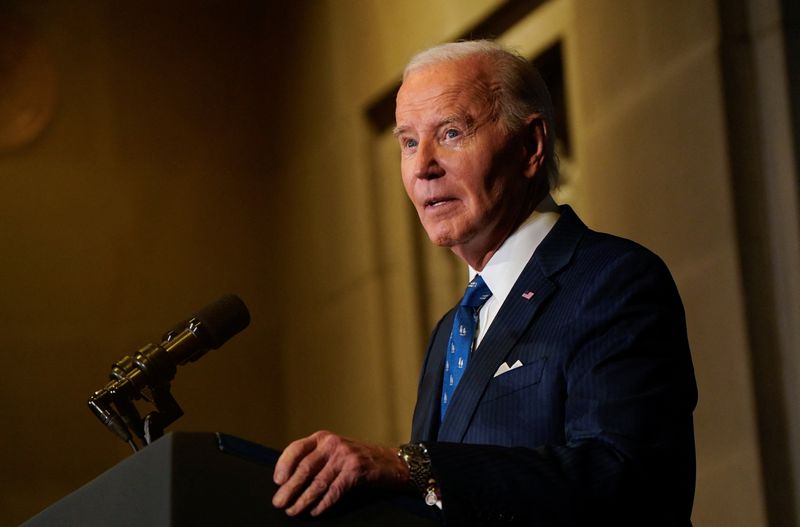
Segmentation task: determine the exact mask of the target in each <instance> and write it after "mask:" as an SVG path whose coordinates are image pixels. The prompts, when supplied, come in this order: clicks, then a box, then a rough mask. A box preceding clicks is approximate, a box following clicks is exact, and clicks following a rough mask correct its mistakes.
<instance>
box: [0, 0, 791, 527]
mask: <svg viewBox="0 0 800 527" xmlns="http://www.w3.org/2000/svg"><path fill="white" fill-rule="evenodd" d="M8 4H9V5H8V6H7V7H6V8H5V10H4V11H0V20H7V21H8V20H12V21H14V22H13V23H14V25H15V27H24V28H26V29H25V31H26V34H28V35H30V36H31V38H33V39H34V40H36V41H38V42H39V43H40V45H41V48H42V49H44V50H45V51H46V57H47V59H46V62H47V63H49V64H50V65H51V67H52V72H53V77H54V78H55V79H56V81H55V86H56V87H57V88H56V93H57V100H56V103H55V112H54V114H53V117H52V119H51V120H50V122H49V125H48V126H47V128H46V129H45V130H44V132H43V133H42V134H41V135H39V136H38V137H36V138H35V139H34V140H32V141H31V142H28V143H27V144H24V145H21V146H15V147H13V148H6V150H0V248H2V250H0V287H1V288H2V290H3V294H2V295H0V320H2V329H3V333H2V334H3V337H2V340H0V343H2V347H1V348H0V371H4V372H6V378H5V380H4V382H3V383H0V419H2V422H3V423H5V425H6V433H5V434H3V436H2V437H3V439H2V440H0V466H3V467H4V470H3V474H2V475H0V523H3V524H16V523H19V522H20V521H22V520H24V519H25V518H27V517H30V516H31V515H33V514H34V513H35V512H37V511H38V510H40V509H42V508H43V507H45V506H46V505H47V504H49V503H52V502H53V501H55V500H57V499H59V498H60V497H62V496H63V495H65V494H66V493H68V492H70V491H71V490H73V489H75V488H77V487H78V486H80V485H81V484H83V483H85V482H86V481H88V480H90V479H91V478H93V477H94V476H96V475H97V474H99V473H100V472H102V471H103V470H105V469H107V468H110V467H111V466H113V465H114V464H115V463H116V462H118V461H119V460H121V459H123V458H124V457H126V456H127V455H129V449H128V447H127V446H126V445H124V444H122V443H120V442H119V441H118V440H116V439H115V438H114V437H113V436H112V435H111V434H110V433H108V432H106V431H104V430H103V429H102V426H101V425H100V424H99V423H98V422H96V420H95V418H94V417H93V416H92V415H91V414H90V412H89V411H88V409H87V408H86V406H85V400H86V398H87V397H88V395H89V394H90V393H91V392H92V391H94V390H95V389H97V388H99V387H100V386H101V385H102V384H103V383H104V381H105V378H106V376H107V373H108V369H109V365H110V364H111V363H112V362H113V361H114V360H117V359H118V358H120V357H121V356H122V355H125V354H129V353H132V352H134V351H135V350H136V349H137V348H138V347H140V346H141V345H143V344H145V343H147V342H154V341H156V340H158V338H159V337H160V335H161V334H162V332H163V331H165V330H167V329H168V328H170V327H171V326H172V325H173V324H174V323H175V322H177V321H179V320H181V319H183V318H185V317H186V316H187V315H188V314H190V313H191V312H193V311H194V310H196V309H198V308H200V307H202V306H203V305H205V304H206V303H208V302H209V301H211V300H214V299H215V298H216V297H218V296H220V295H221V294H223V293H226V292H236V293H238V294H240V295H241V297H242V298H243V300H244V301H245V302H246V303H247V305H248V306H249V308H250V310H251V313H252V320H253V321H252V323H251V326H250V327H249V328H248V329H247V330H245V331H244V332H243V333H242V334H241V335H239V336H237V337H235V338H234V339H233V340H232V341H231V342H230V343H228V344H227V345H226V346H225V347H224V349H222V350H218V351H215V352H212V353H210V354H209V355H208V356H207V357H205V358H204V359H203V360H202V361H200V362H198V363H194V364H192V365H189V366H186V367H183V368H182V369H181V371H180V372H179V374H178V377H177V379H176V381H175V382H174V383H173V394H174V395H175V397H176V398H177V399H178V401H179V403H181V405H182V406H183V408H184V410H185V412H186V415H185V416H184V417H183V418H182V419H181V420H180V421H179V422H177V423H176V424H175V425H173V426H172V427H171V429H173V430H221V431H225V432H228V433H233V434H236V435H240V436H243V437H246V438H248V439H252V440H255V441H259V442H262V443H266V444H270V445H275V446H280V445H283V444H285V443H286V442H288V441H290V440H291V439H293V438H295V437H297V436H298V435H301V434H306V433H309V432H312V431H314V430H316V429H319V428H329V429H333V430H336V431H339V432H341V433H344V434H348V435H353V436H358V437H362V438H365V439H370V440H373V441H379V442H386V443H398V442H401V441H403V440H404V439H405V437H406V436H407V434H408V431H409V428H410V413H411V410H412V408H413V403H414V397H415V390H416V375H417V369H418V367H419V362H420V360H421V354H422V351H423V345H424V342H425V340H426V338H427V330H428V328H429V327H430V324H431V318H432V317H436V316H438V315H439V314H441V312H442V309H444V308H445V306H448V305H449V304H451V303H452V302H454V301H455V300H456V298H457V297H458V295H459V290H460V289H461V287H462V286H461V285H460V284H461V283H462V281H463V278H464V276H465V274H464V271H463V269H462V268H461V266H460V265H459V264H457V263H454V260H453V259H452V257H451V256H450V255H449V253H448V252H447V251H444V250H438V249H431V248H430V247H428V246H427V245H426V244H424V243H421V242H420V240H421V239H422V235H421V233H420V230H419V228H418V227H417V225H416V223H415V221H416V220H415V218H414V213H413V210H412V209H411V207H410V205H408V204H406V203H405V201H404V198H403V196H402V188H401V185H400V181H399V172H398V169H397V152H396V147H395V146H394V144H393V140H392V139H391V138H390V137H388V136H387V134H386V133H385V131H384V130H380V129H376V127H375V122H374V119H371V118H370V117H369V115H370V113H369V112H370V111H372V110H374V109H375V107H376V101H380V100H382V99H385V98H386V97H387V96H391V93H392V90H393V88H394V87H395V86H396V85H397V82H398V80H399V75H400V72H401V71H402V67H403V65H404V63H405V61H406V60H407V59H408V57H409V56H410V55H411V54H412V53H414V52H415V51H417V50H419V49H421V48H424V47H426V46H430V45H433V44H436V43H439V42H442V41H445V40H450V39H453V38H456V37H458V36H460V35H463V34H465V33H469V32H470V31H472V30H474V29H475V28H478V27H480V24H482V23H483V22H485V21H486V20H487V19H491V18H492V17H494V16H495V15H496V14H497V12H498V11H499V10H500V11H502V10H506V11H504V12H506V13H509V12H511V11H508V9H509V6H511V8H513V9H515V11H513V13H514V14H513V17H514V19H513V20H512V22H513V23H511V24H510V25H509V27H508V30H507V31H503V32H502V36H501V38H502V39H503V40H504V41H505V42H507V43H508V44H510V45H513V46H515V47H518V48H519V49H520V50H521V51H523V52H524V53H526V54H528V55H531V56H534V55H535V54H536V52H537V51H539V50H541V49H543V48H544V47H546V46H547V45H549V44H552V43H553V42H555V41H559V42H561V43H562V46H563V57H564V66H565V82H566V86H567V97H568V108H569V115H568V119H569V124H570V129H571V130H572V137H571V142H572V145H573V147H572V148H571V153H570V155H569V156H565V167H567V174H568V181H567V183H566V184H565V186H564V188H563V189H562V191H561V194H560V198H559V199H561V200H568V201H569V202H571V203H572V204H573V205H574V206H575V207H576V209H577V210H578V212H579V214H580V215H581V216H582V217H583V219H584V220H585V221H586V222H587V223H588V224H589V225H590V226H592V227H594V228H596V229H599V230H605V231H610V232H614V233H617V234H621V235H624V236H628V237H631V238H633V239H636V240H637V241H640V242H642V243H643V244H645V245H647V246H649V247H650V248H652V249H653V250H654V251H655V252H657V253H658V254H660V255H661V256H662V257H663V258H664V259H665V260H666V262H667V264H668V265H669V266H670V268H671V270H672V272H673V274H674V276H675V279H676V281H677V283H678V287H679V289H680V291H681V293H682V296H683V299H684V303H685V305H686V311H687V315H688V325H689V333H690V341H691V344H692V348H693V352H694V359H695V367H696V370H697V376H698V382H699V385H700V386H699V388H700V405H699V407H698V410H697V414H696V428H697V444H698V489H697V499H696V504H695V514H694V516H695V518H694V519H695V523H696V524H697V525H709V526H713V525H720V526H723V525H724V526H737V525H741V526H748V527H750V526H758V525H767V524H768V520H769V524H770V525H795V526H796V525H798V524H800V522H798V520H797V519H795V516H796V514H797V511H796V510H795V509H794V507H795V503H794V501H793V500H792V499H791V498H785V496H781V495H780V493H781V492H787V488H786V486H782V487H781V488H780V489H773V490H770V491H769V492H767V491H765V488H766V489H768V485H767V486H765V482H768V481H770V478H771V477H772V473H770V472H764V471H765V470H766V469H767V468H769V467H770V466H774V464H775V461H776V460H778V461H780V460H784V464H789V463H791V461H792V458H791V455H792V452H793V451H792V450H791V449H790V448H787V447H785V443H784V446H783V447H781V448H778V449H777V450H775V449H773V454H772V456H773V458H772V463H773V465H770V463H769V462H767V463H766V464H765V463H764V459H765V454H764V449H763V448H762V445H763V444H764V436H763V430H764V429H765V426H769V425H770V423H772V424H773V425H774V423H775V422H777V421H775V420H774V419H773V418H772V417H771V416H770V415H769V414H768V413H767V412H766V411H765V410H764V409H763V408H764V407H763V406H761V405H760V404H759V401H760V400H762V399H763V398H761V397H760V396H758V393H757V391H756V390H755V389H754V375H756V381H757V383H761V382H763V379H761V378H759V377H758V370H757V371H756V372H754V371H753V368H752V362H753V359H752V353H751V350H753V349H756V346H755V345H754V343H753V339H752V338H751V334H752V332H753V329H752V324H751V323H750V322H751V320H752V309H751V308H750V306H751V305H752V304H751V297H750V296H748V293H747V290H748V288H747V287H746V285H747V284H748V283H750V282H749V281H748V280H749V277H750V276H751V275H752V274H753V273H758V272H759V271H760V269H759V268H756V269H752V268H750V267H748V266H747V265H745V264H743V263H742V262H743V259H742V254H743V253H748V251H749V250H750V249H751V246H750V245H749V244H747V243H744V242H743V240H742V236H741V226H740V224H741V221H737V220H740V219H739V218H738V217H737V216H738V215H739V214H740V212H739V211H740V208H741V207H740V205H741V199H740V197H739V196H740V195H741V190H737V189H739V188H740V187H737V185H735V182H736V181H737V176H736V173H737V172H736V166H737V163H736V157H735V155H734V153H733V149H732V143H731V136H732V135H733V134H732V130H733V129H734V127H735V126H737V123H736V122H735V121H734V122H731V120H730V115H731V113H732V111H731V109H730V108H729V101H730V93H729V89H728V88H729V86H730V85H731V83H732V82H733V81H731V80H730V79H729V77H728V75H727V72H728V71H729V70H728V69H727V66H726V62H725V61H723V60H721V55H722V51H723V50H724V49H725V45H726V44H725V42H726V40H725V35H726V28H727V27H729V26H727V25H725V23H722V26H721V22H720V10H721V9H724V8H725V7H726V6H725V5H723V6H722V7H720V6H718V5H717V4H716V3H715V2H713V1H711V0H708V1H705V0H704V1H695V0H692V1H689V0H687V1H682V2H671V3H670V5H669V7H668V8H667V7H664V3H663V2H659V1H657V0H653V1H649V0H618V1H617V0H615V1H614V2H611V1H610V0H609V1H605V2H603V1H596V2H588V1H587V2H583V1H578V0H551V1H549V2H543V3H541V4H542V5H541V6H539V5H538V4H540V2H519V1H516V2H515V1H509V2H501V1H499V0H497V1H484V0H481V1H479V0H470V1H463V0H461V1H441V2H433V3H431V2H428V1H423V0H406V1H404V2H379V1H375V0H348V1H344V2H343V1H334V0H328V1H323V0H319V1H307V2H296V3H295V4H294V5H292V7H287V6H284V5H280V6H278V5H277V4H278V3H277V2H276V3H275V5H272V4H271V3H269V2H267V3H265V2H255V1H253V2H238V3H236V5H235V6H231V5H228V4H229V3H226V2H214V1H206V2H199V3H198V2H170V3H169V5H168V6H164V5H162V3H159V2H149V3H148V2H145V3H144V4H142V3H139V4H137V6H136V7H131V6H113V7H112V6H110V5H108V3H106V2H101V1H99V0H81V1H78V2H70V3H69V4H67V3H65V2H58V1H57V0H50V1H46V2H38V3H36V5H32V4H31V3H25V2H10V3H8ZM280 4H284V3H282V2H281V3H280ZM734 4H736V5H738V6H740V7H741V6H745V7H747V6H748V5H749V3H748V2H746V1H741V2H734ZM537 6H538V7H537ZM534 8H535V9H534ZM513 9H512V10H513ZM773 12H774V11H773ZM778 12H779V11H778ZM745 19H746V20H749V18H747V17H745ZM773 22H774V20H773ZM746 25H747V24H745V26H746ZM766 27H767V30H769V31H775V32H778V33H780V31H781V26H780V20H778V22H777V25H776V23H771V24H768V25H767V26H766ZM742 34H744V35H748V34H750V33H749V32H748V30H747V29H746V28H745V30H743V32H742ZM761 34H763V32H762V33H761ZM0 44H2V40H0ZM21 47H22V46H20V45H18V44H17V45H15V46H13V49H21ZM6 60H8V59H6ZM779 64H780V63H779ZM0 65H2V63H0ZM9 71H12V70H11V69H10V68H6V69H3V68H0V119H2V117H3V116H4V115H8V114H7V113H6V114H4V113H3V109H4V107H3V106H2V101H3V97H4V94H6V98H8V96H7V94H8V93H11V92H12V91H13V90H14V89H15V88H14V86H15V85H14V84H13V82H12V81H11V80H10V79H12V77H11V76H10V75H9V74H6V75H5V77H4V76H3V74H4V72H6V73H7V72H9ZM776 71H777V73H773V74H770V75H773V77H768V78H772V79H773V81H774V82H775V83H780V82H782V80H781V78H780V74H781V71H782V70H780V68H778V69H777V70H776ZM783 75H785V71H784V72H783ZM37 82H45V81H37ZM789 130H791V124H790V125H789ZM780 159H789V160H790V163H789V164H788V165H782V166H783V168H780V169H778V170H775V171H769V172H764V171H758V172H756V174H757V176H756V177H759V178H762V179H764V180H766V179H770V180H771V181H772V180H774V181H782V182H783V183H782V184H783V185H784V187H781V188H785V189H788V193H789V194H790V195H791V193H792V192H794V196H795V200H796V195H797V192H796V182H797V175H796V168H795V167H794V165H793V164H792V162H793V161H792V160H793V151H792V150H791V149H788V151H787V152H784V153H783V157H781V158H780ZM748 174H752V173H748ZM787 181H788V183H786V182H787ZM793 203H794V204H792V202H790V203H789V204H788V205H785V206H784V208H782V209H781V210H785V211H788V212H787V213H786V214H787V216H786V217H787V218H789V221H791V219H792V218H794V221H795V225H796V223H797V220H796V201H795V202H793ZM758 210H760V209H758V208H757V209H756V211H758ZM753 214H755V213H753ZM792 214H794V216H792ZM769 232H772V231H769ZM794 233H795V234H792V232H791V231H789V232H788V234H787V233H786V232H783V231H781V232H779V233H778V234H777V236H778V239H779V240H783V246H786V245H787V243H786V242H787V239H788V246H789V247H792V246H794V247H795V249H794V251H793V250H792V249H791V248H790V249H788V250H787V251H786V253H787V254H788V255H789V256H784V257H782V259H783V260H786V261H789V262H791V261H793V260H791V258H796V252H797V250H796V247H797V244H796V241H797V240H796V237H795V238H794V239H792V238H791V236H796V231H794ZM781 236H782V237H783V238H781ZM787 258H788V260H787ZM756 267H757V266H756ZM792 272H794V273H796V272H797V271H796V269H795V270H794V271H792V268H791V267H790V268H789V271H786V272H781V274H780V276H784V275H786V276H789V278H791V276H793V275H791V273H792ZM788 283H789V286H788V287H786V288H785V295H784V301H785V302H789V303H791V302H793V301H795V300H797V298H798V297H797V291H796V289H792V287H795V286H796V282H792V281H791V280H789V281H788ZM792 284H794V285H792ZM799 304H800V303H799ZM777 305H778V304H776V303H775V302H771V303H770V302H767V305H766V307H765V309H767V310H768V312H769V311H770V310H773V311H774V310H775V309H776V306H777ZM301 315H302V316H301ZM790 316H791V313H790ZM789 321H790V322H791V319H790V320H789ZM782 342H783V343H782V344H781V346H782V348H781V349H788V346H789V344H787V343H790V342H791V339H790V338H789V339H788V340H787V339H784V341H782ZM795 349H796V348H795ZM787 353H788V355H784V360H783V362H781V364H787V362H786V361H785V357H786V356H788V357H789V358H791V357H793V356H794V355H793V353H796V351H794V350H792V351H790V352H787ZM776 360H777V359H775V360H773V361H772V362H771V363H770V364H772V365H773V366H775V365H776V364H777V363H776V362H775V361H776ZM793 367H794V366H793V363H791V362H788V370H787V372H786V375H787V379H789V380H790V379H792V378H793V377H792V375H791V373H792V371H794V370H792V368H793ZM755 385H758V384H755ZM781 401H783V402H784V403H785V406H786V407H787V408H788V412H786V413H785V415H783V417H782V418H781V420H780V422H781V423H787V422H788V423H793V421H792V415H795V414H797V412H798V411H800V410H798V408H797V406H798V403H797V402H796V401H794V400H793V401H789V400H788V399H781ZM792 412H794V414H793V413H792ZM787 416H788V417H787ZM765 423H766V424H765ZM779 446H780V445H779ZM765 467H766V468H765ZM781 477H782V478H783V480H785V481H789V482H790V483H791V482H792V481H794V480H793V479H792V478H793V474H792V472H791V470H789V471H787V473H786V474H783V476H781ZM787 478H788V479H787ZM788 490H789V491H790V490H791V487H789V488H788ZM265 499H268V498H267V497H265ZM768 507H769V508H768Z"/></svg>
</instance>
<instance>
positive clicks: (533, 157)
mask: <svg viewBox="0 0 800 527" xmlns="http://www.w3.org/2000/svg"><path fill="white" fill-rule="evenodd" d="M549 133H550V130H548V129H547V123H546V122H545V120H544V116H542V114H540V113H534V114H532V115H530V116H529V117H528V118H527V119H526V120H525V125H524V127H523V131H522V134H523V135H522V140H523V143H524V152H525V163H526V165H525V177H526V178H532V177H534V176H535V175H536V174H538V173H539V172H540V171H541V170H543V168H544V162H545V145H546V144H547V138H548V134H549Z"/></svg>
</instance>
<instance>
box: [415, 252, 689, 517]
mask: <svg viewBox="0 0 800 527" xmlns="http://www.w3.org/2000/svg"><path fill="white" fill-rule="evenodd" d="M581 287H582V288H583V289H584V290H582V291H581V292H580V295H578V296H579V297H580V298H581V300H580V302H579V309H578V310H577V311H576V313H577V315H576V316H575V317H574V320H572V321H570V323H569V325H568V326H567V330H568V331H570V332H572V335H578V336H579V338H578V339H573V340H572V342H577V345H575V346H574V349H570V350H563V353H564V357H565V359H564V361H563V367H562V368H563V371H562V374H563V376H564V381H565V383H564V385H565V387H566V388H565V393H564V394H563V396H564V398H565V409H566V415H565V420H564V423H565V431H564V432H565V434H564V435H565V438H566V441H565V443H564V444H552V445H542V446H540V447H537V448H524V447H501V446H491V445H471V444H452V443H425V446H426V447H427V448H428V451H429V452H430V455H431V460H432V467H433V472H434V476H435V477H436V479H437V481H438V482H439V485H440V489H441V492H442V498H443V504H444V511H443V512H444V516H445V522H446V524H447V525H494V524H509V523H510V524H525V525H536V526H551V525H552V526H556V525H559V526H561V525H590V524H595V525H597V524H600V525H616V526H623V525H648V526H660V525H664V526H667V525H669V526H687V525H691V524H690V522H689V517H690V515H691V507H692V500H693V496H694V480H695V460H694V434H693V430H692V411H693V409H694V406H695V404H696V400H697V392H696V385H695V380H694V372H693V369H692V364H691V358H690V354H689V348H688V343H687V338H686V324H685V319H684V314H683V307H682V305H681V302H680V298H679V296H678V293H677V290H676V288H675V285H674V282H673V280H672V278H671V276H670V275H669V271H668V270H667V269H666V267H665V266H664V264H663V263H662V262H661V261H660V260H659V259H658V258H657V257H656V256H654V255H652V254H651V253H649V252H647V251H645V250H641V249H640V250H638V251H628V252H626V253H624V254H622V255H621V256H620V257H618V258H617V259H616V260H614V261H613V262H612V263H610V264H609V265H606V266H604V268H603V270H602V271H600V272H598V273H596V274H594V275H593V276H592V278H591V279H589V280H587V281H586V283H585V285H582V286H581ZM533 323H534V324H535V323H536V322H535V321H534V322H533Z"/></svg>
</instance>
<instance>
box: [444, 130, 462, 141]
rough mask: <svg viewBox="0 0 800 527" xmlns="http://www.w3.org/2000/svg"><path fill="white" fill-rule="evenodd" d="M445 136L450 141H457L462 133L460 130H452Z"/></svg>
mask: <svg viewBox="0 0 800 527" xmlns="http://www.w3.org/2000/svg"><path fill="white" fill-rule="evenodd" d="M444 135H445V137H447V138H448V139H455V138H456V137H458V136H459V135H461V132H459V131H458V130H456V129H455V128H450V129H449V130H447V131H446V132H445V133H444Z"/></svg>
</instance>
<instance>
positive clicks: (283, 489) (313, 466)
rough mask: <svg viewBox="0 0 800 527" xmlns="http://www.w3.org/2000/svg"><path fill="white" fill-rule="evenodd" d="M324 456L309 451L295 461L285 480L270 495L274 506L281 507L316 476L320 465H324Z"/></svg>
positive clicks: (320, 467)
mask: <svg viewBox="0 0 800 527" xmlns="http://www.w3.org/2000/svg"><path fill="white" fill-rule="evenodd" d="M325 462H326V458H325V457H324V456H322V455H321V454H320V453H319V452H313V451H312V452H311V453H310V454H308V455H306V456H305V457H303V458H302V459H301V460H300V461H299V462H297V463H296V467H295V468H294V472H292V475H291V476H290V477H289V479H288V480H286V481H285V482H284V483H283V484H282V485H281V486H280V488H279V489H278V491H277V492H276V493H275V495H274V496H273V497H272V504H273V505H274V506H275V507H278V508H283V507H286V506H287V505H288V504H289V501H290V500H291V499H292V498H293V497H294V496H295V495H297V493H298V492H299V491H300V490H301V489H303V488H304V487H305V486H306V485H307V482H308V481H311V480H313V479H315V478H316V476H317V474H318V473H319V472H320V470H321V469H322V467H324V466H325Z"/></svg>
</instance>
